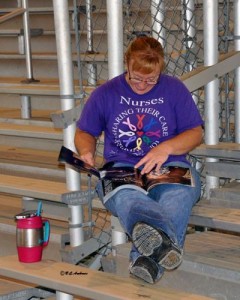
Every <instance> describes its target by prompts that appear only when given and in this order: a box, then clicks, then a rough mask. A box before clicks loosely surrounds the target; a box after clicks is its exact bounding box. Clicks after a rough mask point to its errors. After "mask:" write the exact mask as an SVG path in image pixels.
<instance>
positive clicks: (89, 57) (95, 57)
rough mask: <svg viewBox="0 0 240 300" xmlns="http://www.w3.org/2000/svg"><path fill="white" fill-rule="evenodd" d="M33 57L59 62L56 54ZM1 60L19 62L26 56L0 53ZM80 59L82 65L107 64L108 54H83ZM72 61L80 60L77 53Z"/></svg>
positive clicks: (42, 54) (34, 54)
mask: <svg viewBox="0 0 240 300" xmlns="http://www.w3.org/2000/svg"><path fill="white" fill-rule="evenodd" d="M31 57H32V59H33V60H54V61H56V60H57V53H54V52H49V53H48V52H45V53H43V52H41V53H37V52H34V53H32V54H31ZM0 59H11V60H17V59H20V60H21V59H23V60H25V59H26V58H25V55H24V54H19V53H17V52H0ZM80 59H81V62H82V63H89V62H95V63H97V62H106V61H107V55H106V53H98V52H96V53H95V52H93V53H88V52H86V53H81V54H80ZM72 60H73V61H74V62H76V61H77V60H78V55H77V54H76V53H73V54H72Z"/></svg>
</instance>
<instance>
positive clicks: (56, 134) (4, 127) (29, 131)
mask: <svg viewBox="0 0 240 300" xmlns="http://www.w3.org/2000/svg"><path fill="white" fill-rule="evenodd" d="M0 135H1V142H0V144H2V145H6V144H7V145H12V146H18V147H26V148H33V147H34V148H36V149H41V150H43V149H45V150H48V149H49V150H56V151H57V150H60V148H61V146H62V144H63V132H62V130H61V129H55V128H53V127H46V126H37V125H32V124H30V125H29V124H28V125H26V124H14V123H7V122H1V123H0Z"/></svg>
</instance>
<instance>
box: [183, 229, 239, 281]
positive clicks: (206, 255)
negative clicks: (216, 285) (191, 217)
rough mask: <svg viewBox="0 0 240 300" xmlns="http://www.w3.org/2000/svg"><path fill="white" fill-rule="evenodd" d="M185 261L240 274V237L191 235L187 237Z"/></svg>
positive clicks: (206, 233)
mask: <svg viewBox="0 0 240 300" xmlns="http://www.w3.org/2000/svg"><path fill="white" fill-rule="evenodd" d="M184 259H185V260H187V261H192V262H196V263H198V264H204V265H209V266H212V267H215V268H219V269H220V268H221V269H227V270H232V271H235V272H237V273H238V274H239V272H240V237H239V236H237V235H232V234H224V233H219V232H212V231H209V232H202V233H195V234H189V235H187V237H186V242H185V255H184ZM219 273H220V270H219ZM238 283H239V282H238Z"/></svg>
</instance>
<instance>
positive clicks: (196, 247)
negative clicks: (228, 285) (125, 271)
mask: <svg viewBox="0 0 240 300" xmlns="http://www.w3.org/2000/svg"><path fill="white" fill-rule="evenodd" d="M116 249H117V255H116V258H117V257H118V256H124V257H125V258H126V259H129V257H128V256H129V251H130V249H131V243H126V244H122V245H117V246H116ZM239 251H240V237H239V236H237V235H232V234H225V233H220V232H213V231H206V232H199V233H191V234H187V235H186V241H185V246H184V256H183V261H189V262H194V263H195V264H198V265H199V266H201V265H210V266H213V267H215V268H217V269H219V270H220V269H222V270H224V269H225V270H226V269H227V270H232V271H233V272H237V273H239V272H240V255H239ZM183 267H184V268H186V266H184V263H183V264H182V265H180V267H179V269H182V268H183ZM195 270H196V268H195ZM192 271H193V269H192ZM223 272H224V271H223ZM223 274H224V273H223ZM238 283H239V282H238Z"/></svg>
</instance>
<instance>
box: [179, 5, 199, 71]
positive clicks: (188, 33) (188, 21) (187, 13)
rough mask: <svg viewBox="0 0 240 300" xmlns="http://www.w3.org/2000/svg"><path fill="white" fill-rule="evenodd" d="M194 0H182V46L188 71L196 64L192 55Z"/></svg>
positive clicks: (193, 46)
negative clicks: (183, 34)
mask: <svg viewBox="0 0 240 300" xmlns="http://www.w3.org/2000/svg"><path fill="white" fill-rule="evenodd" d="M194 3H195V1H194V0H182V6H183V32H184V33H185V36H184V46H185V50H186V56H185V57H186V64H187V66H186V71H187V72H190V71H192V70H193V69H194V67H195V66H196V60H195V59H194V57H193V52H194V49H195V47H196V43H195V38H196V22H195V16H194V11H195V8H194Z"/></svg>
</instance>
